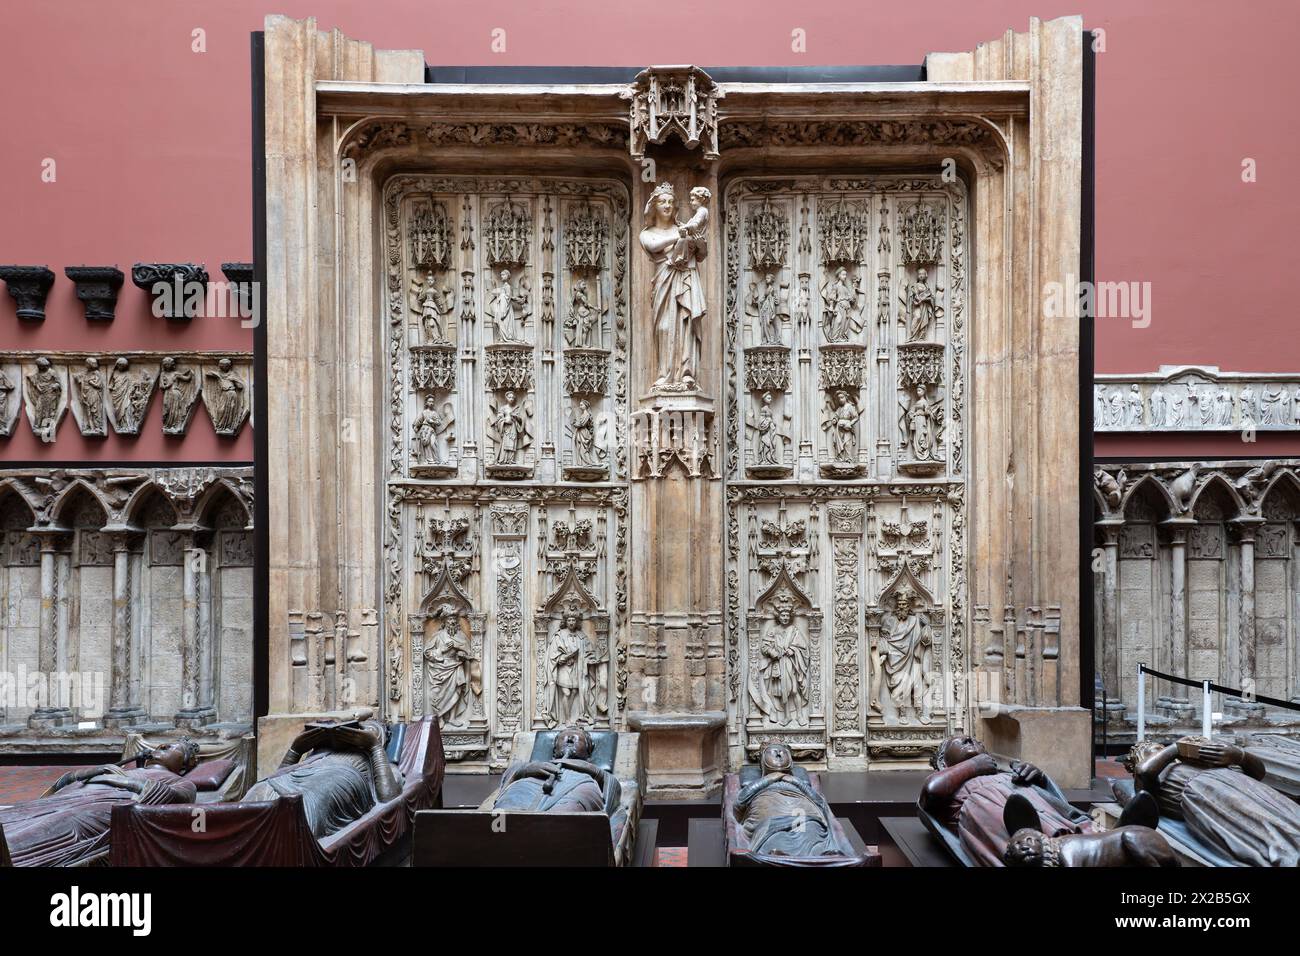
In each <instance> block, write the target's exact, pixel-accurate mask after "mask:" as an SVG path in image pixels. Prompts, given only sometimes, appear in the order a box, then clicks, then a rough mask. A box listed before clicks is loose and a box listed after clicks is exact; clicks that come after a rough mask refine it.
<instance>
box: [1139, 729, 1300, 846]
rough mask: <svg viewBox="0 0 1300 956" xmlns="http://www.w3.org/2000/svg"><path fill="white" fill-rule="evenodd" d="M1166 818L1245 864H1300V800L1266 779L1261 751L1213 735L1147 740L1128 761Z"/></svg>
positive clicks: (1141, 786)
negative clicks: (1250, 750) (1248, 751)
mask: <svg viewBox="0 0 1300 956" xmlns="http://www.w3.org/2000/svg"><path fill="white" fill-rule="evenodd" d="M1126 764H1127V765H1128V767H1129V769H1130V771H1131V772H1132V774H1133V784H1134V786H1135V787H1136V789H1137V791H1138V795H1139V796H1140V795H1141V793H1143V792H1145V793H1149V794H1151V795H1152V796H1154V797H1155V798H1156V801H1157V802H1158V803H1159V806H1160V815H1161V817H1168V818H1171V819H1173V820H1181V821H1183V822H1184V823H1186V825H1187V829H1188V830H1189V831H1190V832H1191V834H1192V835H1193V836H1194V837H1195V838H1197V839H1199V840H1200V841H1201V842H1203V843H1205V844H1206V845H1207V846H1209V847H1210V848H1212V849H1213V850H1214V851H1215V852H1216V854H1217V855H1218V856H1221V857H1224V858H1227V859H1230V860H1232V861H1235V862H1236V863H1237V864H1239V865H1242V866H1297V865H1300V806H1298V805H1297V804H1295V803H1294V802H1292V801H1291V800H1289V799H1288V798H1287V797H1286V796H1284V795H1283V794H1281V793H1279V792H1278V791H1277V790H1275V789H1273V788H1272V787H1270V786H1269V785H1268V784H1266V783H1263V782H1262V781H1263V779H1264V777H1265V775H1266V774H1267V770H1266V768H1265V766H1264V762H1263V761H1262V760H1260V758H1259V757H1258V756H1257V755H1256V754H1252V753H1247V752H1246V751H1245V750H1244V749H1242V748H1241V747H1239V746H1237V745H1236V744H1231V743H1221V742H1219V741H1214V740H1208V739H1206V738H1205V737H1194V736H1189V737H1182V738H1180V739H1179V740H1177V741H1175V742H1174V743H1172V744H1168V745H1164V744H1161V743H1159V742H1158V741H1154V740H1145V741H1143V742H1141V743H1138V744H1136V745H1134V747H1133V748H1132V749H1131V750H1130V751H1129V756H1128V759H1127V760H1126Z"/></svg>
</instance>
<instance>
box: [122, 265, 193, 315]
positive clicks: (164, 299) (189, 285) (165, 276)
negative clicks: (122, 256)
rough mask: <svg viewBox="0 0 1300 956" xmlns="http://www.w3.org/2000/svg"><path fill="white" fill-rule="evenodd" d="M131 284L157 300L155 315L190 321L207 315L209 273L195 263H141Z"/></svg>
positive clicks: (134, 271)
mask: <svg viewBox="0 0 1300 956" xmlns="http://www.w3.org/2000/svg"><path fill="white" fill-rule="evenodd" d="M131 281H132V282H133V283H135V285H136V286H137V287H138V288H140V289H143V290H144V291H145V292H147V293H148V294H149V295H150V296H151V297H152V298H153V314H154V315H156V316H158V317H159V318H163V319H180V320H182V321H188V320H190V319H192V318H194V317H195V316H196V315H199V314H200V313H201V312H202V311H203V300H204V298H205V297H206V295H207V290H208V270H207V269H205V268H204V267H203V266H202V265H201V264H199V265H196V264H195V263H193V262H137V263H136V264H135V265H134V266H132V267H131Z"/></svg>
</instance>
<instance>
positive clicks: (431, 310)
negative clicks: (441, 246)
mask: <svg viewBox="0 0 1300 956" xmlns="http://www.w3.org/2000/svg"><path fill="white" fill-rule="evenodd" d="M415 281H416V288H415V301H416V304H417V305H418V306H419V312H420V324H421V325H422V326H423V327H424V344H425V345H447V344H449V343H448V340H447V333H446V330H445V329H444V328H443V325H442V317H443V316H444V315H447V314H448V313H449V312H451V310H452V309H453V308H454V306H455V303H454V301H453V298H452V293H451V286H444V287H443V288H442V289H441V290H439V288H438V283H437V281H436V278H435V276H434V274H433V272H432V271H430V272H429V273H428V275H427V276H426V277H425V280H424V283H423V284H420V282H419V280H418V279H417V280H415Z"/></svg>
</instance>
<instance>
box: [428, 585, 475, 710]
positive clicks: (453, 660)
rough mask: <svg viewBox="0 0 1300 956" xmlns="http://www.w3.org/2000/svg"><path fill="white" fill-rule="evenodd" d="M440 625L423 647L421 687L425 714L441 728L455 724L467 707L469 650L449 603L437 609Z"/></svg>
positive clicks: (470, 661)
mask: <svg viewBox="0 0 1300 956" xmlns="http://www.w3.org/2000/svg"><path fill="white" fill-rule="evenodd" d="M438 617H439V618H440V619H441V621H442V626H441V627H440V628H439V629H438V631H437V633H436V634H434V636H433V640H432V641H431V642H430V643H429V645H428V646H427V647H426V648H425V649H424V668H425V670H424V673H425V686H426V687H427V688H428V694H429V707H428V710H429V713H432V714H436V715H437V716H438V719H439V720H440V721H441V722H442V725H443V726H444V727H459V726H461V724H462V723H463V719H464V716H465V711H466V710H468V709H469V702H470V693H469V692H470V689H471V680H470V679H471V676H472V675H471V673H470V668H471V664H472V657H471V655H472V653H473V652H472V651H471V649H470V646H469V640H468V639H467V638H466V637H465V634H464V632H463V631H462V630H461V627H460V615H458V614H457V613H456V609H455V608H453V607H452V606H451V605H444V606H443V607H441V608H439V610H438Z"/></svg>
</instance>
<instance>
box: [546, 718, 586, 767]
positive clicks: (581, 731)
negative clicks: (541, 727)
mask: <svg viewBox="0 0 1300 956" xmlns="http://www.w3.org/2000/svg"><path fill="white" fill-rule="evenodd" d="M591 751H592V742H591V734H589V733H588V732H587V730H586V728H585V727H579V726H577V725H576V724H575V725H572V726H569V727H562V728H560V730H559V731H558V732H557V733H556V734H555V747H554V748H553V750H552V754H553V755H554V756H555V757H571V758H574V759H577V760H586V759H587V758H588V757H590V756H591Z"/></svg>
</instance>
